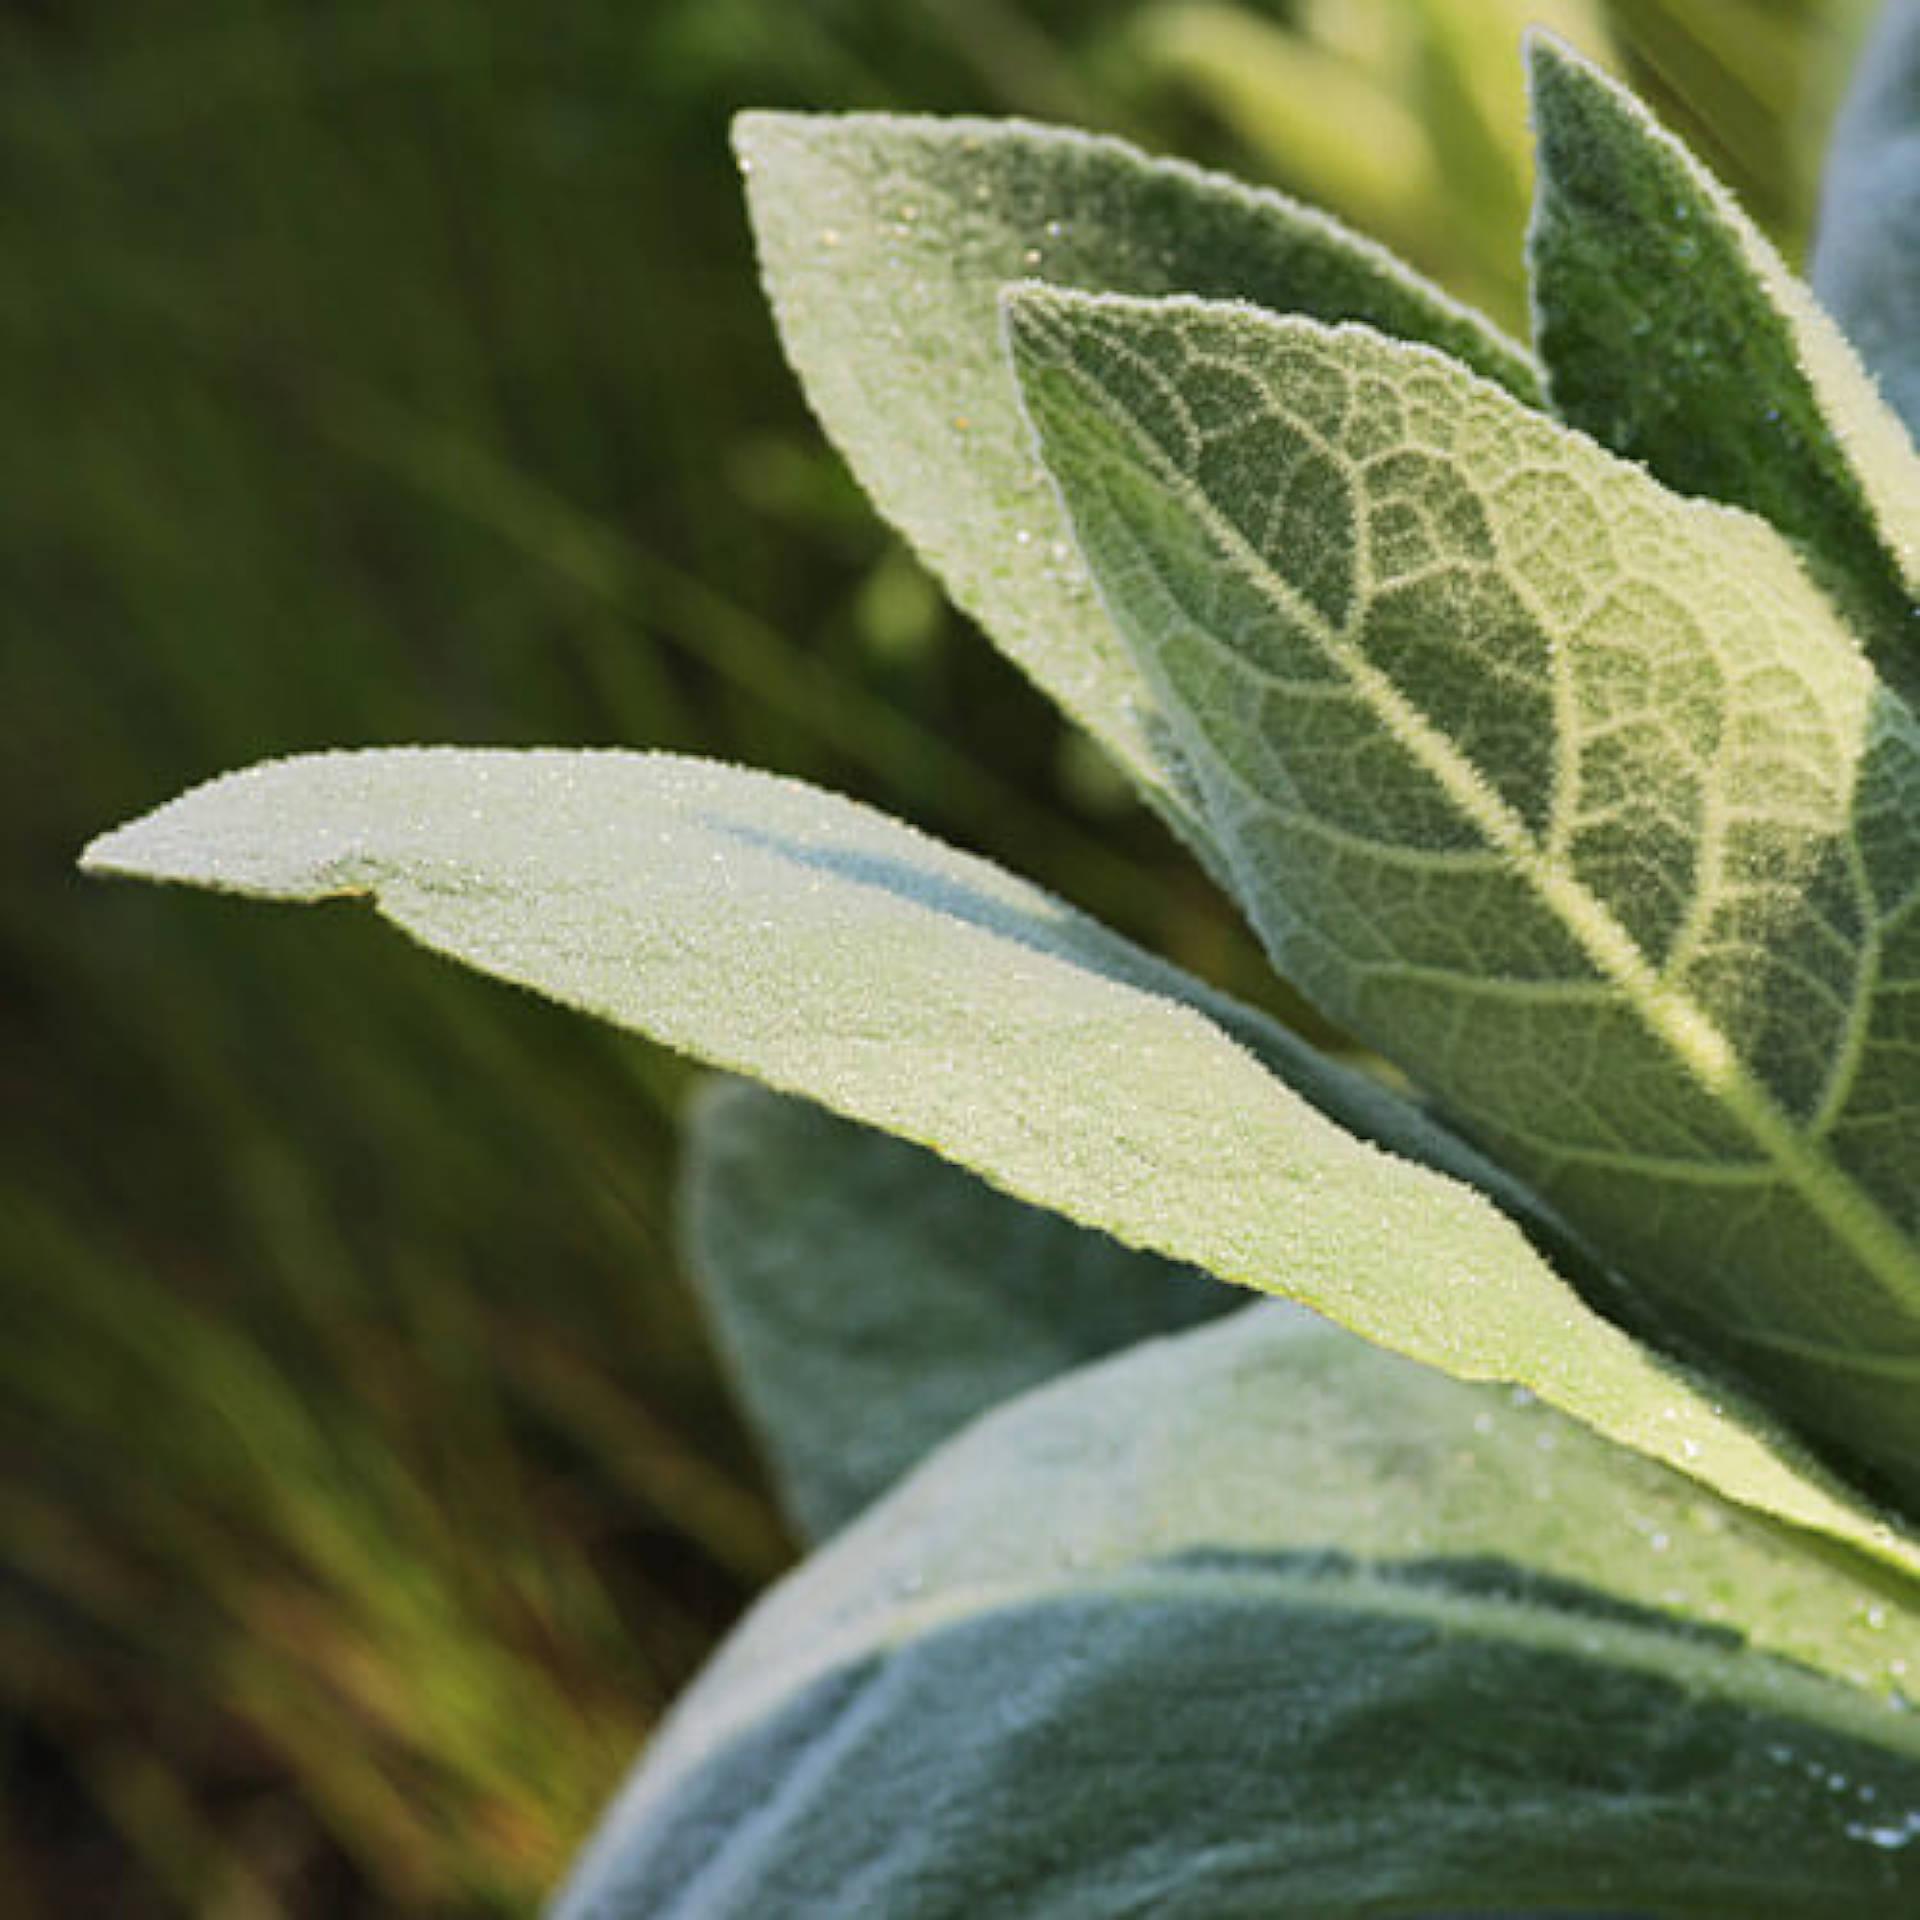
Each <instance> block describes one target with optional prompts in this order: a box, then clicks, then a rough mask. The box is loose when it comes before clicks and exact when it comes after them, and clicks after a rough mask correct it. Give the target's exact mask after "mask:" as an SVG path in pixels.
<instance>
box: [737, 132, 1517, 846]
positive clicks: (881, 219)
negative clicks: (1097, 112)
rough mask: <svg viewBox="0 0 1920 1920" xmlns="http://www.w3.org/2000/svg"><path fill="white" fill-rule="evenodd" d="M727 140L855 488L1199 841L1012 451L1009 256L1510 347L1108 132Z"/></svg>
mask: <svg viewBox="0 0 1920 1920" xmlns="http://www.w3.org/2000/svg"><path fill="white" fill-rule="evenodd" d="M736 143H737V145H738V147H739V151H740V158H741V164H742V166H743V167H744V168H745V170H746V175H747V196H748V204H749V207H750V208H751V210H752V214H753V225H754V233H755V237H756V239H757V242H758V245H759V250H760V264H761V270H762V272H763V273H764V275H765V277H766V282H767V290H768V293H769V295H770V296H771V298H772V301H773V308H774V312H775V314H776V316H777V317H778V319H779V323H780V333H781V338H782V340H783V341H784V343H785V345H786V350H787V354H788V357H789V358H790V359H791V360H792V361H793V364H794V367H795V368H796V370H797V371H798V372H799V374H800V376H801V379H802V381H803V382H804V383H805V386H806V390H807V397H808V398H809V399H810V400H811V401H812V403H813V406H814V409H815V411H816V412H818V414H819V415H820V418H821V420H822V422H823V423H824V424H825V426H826V428H827V431H828V433H829V434H830V435H831V436H832V437H833V439H834V441H835V443H836V444H837V445H838V446H839V448H840V450H841V452H842V453H843V454H844V455H845V456H846V458H847V461H848V463H849V465H851V467H852V468H853V471H854V473H855V474H856V475H857V476H858V478H859V480H860V482H861V484H862V485H863V486H865V487H866V489H867V491H868V492H869V493H870V494H871V495H872V496H873V499H874V501H875V503H876V504H877V505H878V506H879V508H880V511H881V512H882V513H883V514H885V515H886V516H887V518H888V519H889V520H891V521H892V522H893V523H894V524H895V525H896V526H897V527H898V528H899V529H900V530H901V531H902V532H903V533H904V534H905V535H906V536H907V538H908V539H909V540H911V541H912V542H913V544H914V546H915V547H916V548H917V549H918V550H919V552H920V553H921V555H922V557H923V558H925V559H926V560H927V561H928V563H929V564H930V565H931V566H932V568H933V569H934V571H935V572H936V573H938V574H939V575H940V577H941V579H942V580H943V581H944V582H945V584H946V585H947V587H948V588H949V590H950V591H951V592H952V593H953V595H954V598H955V599H956V600H957V601H958V602H959V604H960V605H961V606H962V607H963V608H964V609H965V610H966V611H967V612H968V613H970V614H972V615H973V616H974V617H975V618H976V619H977V620H979V622H980V623H981V625H982V626H984V627H985V628H986V630H987V631H988V633H989V634H990V635H991V636H992V637H993V638H994V640H995V641H996V642H997V643H998V644H999V645H1000V646H1001V647H1003V648H1004V649H1005V650H1006V651H1007V653H1009V654H1010V655H1011V656H1012V657H1013V659H1014V660H1016V661H1017V662H1018V663H1019V664H1020V665H1021V666H1022V667H1023V668H1024V669H1025V670H1026V671H1027V672H1028V673H1029V674H1031V675H1032V676H1033V678H1034V679H1035V680H1036V681H1038V682H1039V684H1040V685H1041V686H1042V687H1043V688H1044V689H1045V690H1046V691H1047V692H1048V693H1050V694H1051V695H1052V696H1053V697H1054V698H1055V699H1056V700H1058V701H1059V702H1060V703H1061V705H1062V706H1064V707H1065V708H1066V709H1067V711H1068V712H1069V713H1071V714H1072V715H1073V716H1074V717H1075V718H1076V719H1077V720H1079V721H1080V722H1081V724H1082V725H1084V726H1085V727H1086V728H1087V729H1088V730H1089V731H1090V732H1091V733H1092V734H1093V735H1094V737H1095V738H1096V739H1098V740H1099V741H1100V742H1101V744H1102V745H1103V746H1104V747H1105V748H1106V749H1107V750H1108V752H1109V753H1111V754H1112V755H1113V756H1114V758H1115V759H1116V760H1117V761H1118V762H1119V763H1120V765H1121V766H1123V767H1124V768H1125V769H1126V770H1127V771H1128V772H1129V773H1130V774H1131V775H1132V776H1133V777H1134V778H1135V780H1137V781H1138V782H1140V784H1141V785H1142V786H1143V787H1144V789H1145V790H1146V791H1147V792H1148V793H1149V795H1151V796H1152V797H1153V798H1154V799H1155V801H1156V804H1158V805H1159V806H1160V808H1161V809H1162V810H1163V811H1164V812H1165V813H1166V814H1167V815H1168V817H1169V818H1171V819H1172V820H1174V821H1175V823H1176V824H1178V825H1179V826H1180V827H1181V829H1182V831H1183V832H1184V833H1185V834H1186V835H1187V837H1188V838H1189V839H1190V840H1192V841H1193V842H1194V844H1195V845H1196V847H1197V848H1198V849H1199V850H1200V851H1201V853H1202V854H1203V855H1205V854H1206V853H1207V851H1208V850H1207V848H1206V845H1205V841H1204V837H1203V836H1202V834H1201V830H1200V829H1199V827H1198V825H1197V823H1196V822H1195V820H1194V817H1193V814H1192V809H1191V807H1190V806H1189V804H1188V803H1187V801H1186V799H1185V798H1184V789H1185V775H1184V773H1183V772H1182V770H1181V768H1180V766H1179V763H1178V758H1177V754H1176V753H1175V752H1174V751H1173V749H1172V748H1171V746H1170V744H1169V742H1168V741H1167V740H1166V739H1165V737H1164V735H1163V732H1162V730H1161V729H1160V727H1159V726H1158V724H1157V722H1156V720H1155V716H1154V711H1153V706H1152V702H1151V699H1150V697H1149V696H1148V693H1147V690H1146V688H1145V686H1144V684H1143V683H1142V681H1141V679H1140V676H1139V674H1138V672H1137V671H1136V670H1135V669H1134V667H1133V666H1132V664H1131V662H1130V661H1129V660H1128V658H1127V656H1126V653H1125V651H1124V650H1123V649H1122V648H1120V647H1119V646H1118V645H1117V644H1116V643H1115V640H1114V637H1113V633H1112V630H1111V629H1110V628H1109V626H1108V624H1107V621H1106V618H1105V616H1104V615H1103V614H1102V613H1101V611H1100V607H1099V604H1098V601H1097V600H1096V598H1095V596H1094V594H1093V591H1092V589H1091V587H1090V586H1089V585H1088V582H1087V578H1086V575H1085V572H1084V570H1083V569H1082V568H1081V566H1080V564H1079V560H1078V558H1077V557H1076V555H1075V554H1074V551H1073V548H1072V545H1071V543H1070V542H1069V541H1068V540H1067V537H1066V529H1065V527H1064V526H1063V525H1062V524H1061V521H1060V513H1059V509H1058V507H1057V506H1056V505H1055V503H1054V500H1053V497H1052V494H1051V493H1050V491H1049V490H1048V488H1047V485H1046V481H1045V478H1044V476H1043V475H1042V474H1041V472H1040V470H1039V468H1038V466H1037V464H1036V463H1035V461H1034V457H1033V449H1032V446H1031V444H1030V442H1029V441H1028V439H1027V436H1026V433H1025V430H1024V428H1023V427H1022V425H1021V422H1020V418H1019V410H1018V405H1017V402H1016V400H1015V397H1014V392H1013V383H1012V380H1011V378H1010V376H1009V374H1008V371H1007V367H1006V362H1005V360H1004V358H1003V356H1002V354H1001V352H1000V335H999V315H998V311H997V308H996V304H995V303H996V301H997V299H998V297H999V293H1000V289H1001V288H1002V287H1003V286H1005V285H1006V283H1007V282H1008V281H1009V280H1015V279H1019V278H1022V277H1038V278H1042V279H1048V280H1058V281H1060V282H1062V283H1064V284H1066V285H1069V286H1080V287H1093V288H1111V289H1114V290H1116V291H1121V292H1132V293H1160V292H1166V291H1178V290H1182V289H1187V290H1191V291H1194V292H1200V293H1214V294H1220V295H1231V296H1234V297H1237V298H1242V299H1247V300H1253V301H1257V302H1259V303H1260V304H1262V305H1265V306H1270V307H1275V308H1281V309H1289V310H1290V309H1295V308H1297V309H1299V310H1301V311H1304V312H1308V313H1315V314H1320V315H1322V316H1323V317H1327V318H1341V319H1344V318H1361V319H1368V320H1372V321H1374V322H1375V323H1376V324H1378V325H1380V326H1383V327H1387V328H1389V329H1390V330H1392V331H1394V332H1396V333H1404V334H1407V335H1409V336H1412V337H1414V338H1418V339H1423V340H1432V341H1434V342H1436V343H1437V344H1439V345H1441V346H1444V347H1446V348H1447V350H1448V351H1449V352H1452V353H1455V354H1458V355H1459V356H1460V357H1461V358H1462V359H1464V360H1466V361H1467V362H1468V363H1469V364H1471V365H1473V366H1476V367H1478V368H1480V369H1481V370H1482V371H1483V372H1486V373H1487V374H1489V375H1491V376H1493V377H1494V378H1497V379H1501V380H1504V381H1506V382H1507V383H1508V384H1509V385H1511V386H1512V387H1513V388H1514V389H1515V390H1516V391H1518V392H1523V393H1527V392H1532V391H1533V376H1532V373H1531V370H1530V368H1529V366H1528V364H1527V361H1526V358H1525V356H1524V355H1523V354H1522V353H1521V352H1520V351H1519V350H1518V349H1517V348H1516V347H1514V346H1513V345H1512V344H1511V343H1509V342H1508V341H1506V340H1505V339H1503V338H1502V337H1501V336H1499V335H1498V334H1496V333H1495V332H1494V331H1493V330H1492V329H1491V328H1490V327H1489V326H1487V324H1486V323H1485V322H1483V321H1481V320H1480V319H1478V317H1477V316H1475V315H1473V314H1471V313H1469V312H1468V311H1467V310H1466V309H1465V308H1463V307H1459V306H1457V305H1455V304H1454V303H1453V302H1452V301H1450V300H1449V299H1448V298H1447V297H1446V296H1445V295H1444V294H1442V293H1440V292H1439V291H1438V289H1436V288H1434V287H1432V286H1430V285H1428V283H1427V282H1425V281H1423V280H1421V279H1420V278H1419V277H1418V276H1417V275H1416V274H1414V273H1413V272H1412V271H1411V270H1410V269H1408V268H1406V267H1404V266H1402V265H1401V264H1400V263H1399V262H1398V261H1396V260H1395V259H1393V258H1392V256H1391V255H1389V254H1387V253H1385V252H1384V251H1383V250H1382V249H1380V248H1379V247H1377V246H1375V245H1374V244H1373V243H1372V242H1371V241H1367V240H1362V239H1360V238H1359V237H1357V236H1356V235H1354V234H1350V233H1348V232H1346V231H1345V230H1344V229H1343V228H1341V227H1339V226H1337V225H1335V224H1334V223H1333V222H1332V221H1330V220H1328V219H1327V218H1325V217H1324V216H1323V215H1320V214H1317V213H1313V212H1310V211H1309V210H1307V209H1306V208H1303V207H1298V206H1295V205H1294V204H1292V203H1291V202H1289V201H1286V200H1283V199H1281V198H1280V197H1279V196H1278V195H1276V194H1271V193H1259V192H1255V191H1254V190H1252V189H1251V188H1247V187H1243V186H1241V185H1239V184H1238V183H1236V182H1234V181H1231V180H1225V179H1221V178H1219V177H1218V176H1215V175H1212V174H1206V173H1202V172H1200V171H1199V170H1198V169H1197V168H1194V167H1190V166H1186V165H1182V164H1179V163H1177V162H1170V161H1159V160H1150V159H1149V158H1147V156H1146V155H1144V154H1142V153H1139V152H1136V151H1135V150H1134V149H1133V148H1131V147H1128V146H1125V145H1122V144H1121V143H1120V142H1119V141H1115V140H1104V139H1096V138H1093V137H1091V136H1089V135H1086V134H1080V133H1069V132H1064V131H1059V130H1056V129H1052V128H1045V127H1035V126H1027V125H1023V124H1020V123H1018V122H1005V121H984V120H927V119H897V118H893V117H890V116H887V115H880V114H856V115H850V116H847V117H844V118H841V117H832V118H829V117H824V116H823V117H811V116H802V115H794V114H747V115H745V116H743V117H742V118H741V120H740V121H739V123H738V125H737V129H736Z"/></svg>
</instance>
